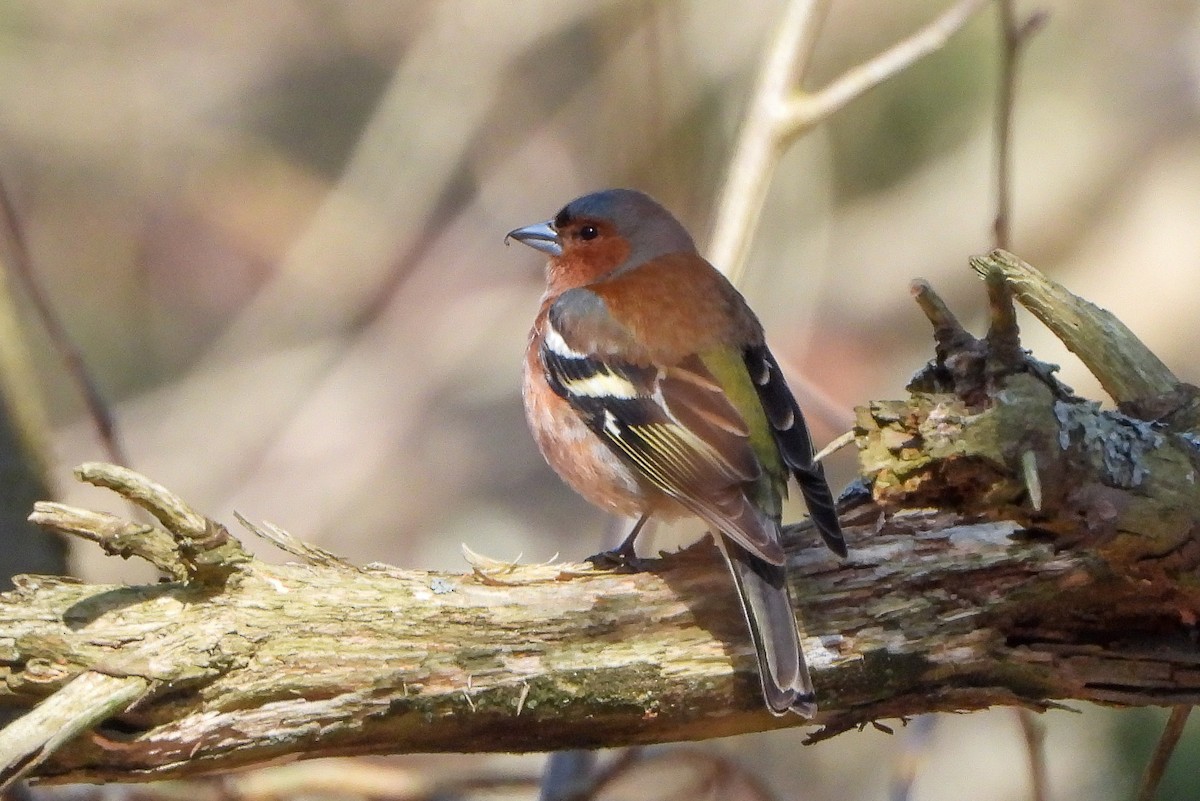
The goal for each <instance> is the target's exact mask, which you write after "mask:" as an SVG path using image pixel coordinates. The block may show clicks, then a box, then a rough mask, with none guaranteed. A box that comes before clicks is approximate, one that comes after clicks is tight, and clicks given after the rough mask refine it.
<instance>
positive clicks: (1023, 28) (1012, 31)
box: [992, 0, 1048, 250]
mask: <svg viewBox="0 0 1200 801" xmlns="http://www.w3.org/2000/svg"><path fill="white" fill-rule="evenodd" d="M999 17H1000V40H1001V43H1002V45H1003V48H1002V50H1001V57H1000V94H999V97H998V98H997V101H996V218H995V221H994V222H993V224H992V231H993V233H994V234H995V240H994V241H995V243H996V247H998V248H1004V249H1005V250H1008V249H1009V247H1010V245H1011V241H1012V160H1011V153H1012V116H1013V106H1014V102H1015V95H1016V89H1017V61H1018V60H1019V59H1020V56H1021V53H1022V51H1023V50H1024V49H1025V44H1026V43H1027V42H1028V41H1029V38H1030V37H1031V36H1033V34H1035V33H1037V32H1038V31H1039V30H1040V29H1041V28H1042V26H1043V25H1045V24H1046V20H1047V19H1048V16H1047V14H1046V12H1045V11H1035V12H1034V13H1032V14H1030V15H1029V16H1028V17H1026V19H1025V21H1024V22H1019V21H1018V20H1017V8H1016V2H1015V0H999Z"/></svg>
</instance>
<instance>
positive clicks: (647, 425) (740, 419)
mask: <svg viewBox="0 0 1200 801" xmlns="http://www.w3.org/2000/svg"><path fill="white" fill-rule="evenodd" d="M508 238H511V239H515V240H517V241H518V242H523V243H524V244H526V245H529V246H530V247H532V248H535V249H537V250H540V251H542V252H544V253H548V254H549V256H550V259H549V262H548V263H547V266H546V283H547V288H546V293H545V295H544V296H543V297H542V303H541V308H540V310H539V311H538V315H537V319H536V320H535V322H534V324H533V330H532V331H531V332H530V336H529V347H528V350H527V351H526V354H525V374H524V387H523V395H524V400H525V413H526V417H527V418H528V421H529V426H530V428H531V429H532V431H533V434H534V437H535V438H536V439H537V443H538V447H539V448H540V449H541V452H542V455H543V456H545V457H546V461H547V462H549V463H550V466H551V467H553V468H554V470H555V471H556V472H557V473H558V474H559V475H560V476H561V477H562V478H563V479H564V480H565V481H566V482H567V483H568V484H569V485H571V487H572V488H574V489H575V491H576V492H578V493H579V494H580V495H582V496H583V497H585V498H587V499H588V500H589V501H591V502H592V503H594V504H596V505H597V506H599V507H601V508H603V509H606V510H608V511H611V512H615V513H617V514H621V515H626V516H631V517H640V518H641V519H640V520H639V522H638V524H637V526H635V528H634V531H633V533H631V535H630V536H629V538H628V539H626V541H625V543H624V544H623V545H622V546H621V548H619V549H618V550H617V551H616V552H615V553H618V554H620V555H622V556H626V557H632V554H633V550H632V549H633V539H634V537H636V536H637V532H638V530H639V529H640V528H641V525H642V523H644V522H645V520H646V519H648V518H649V517H651V516H653V517H655V518H659V519H672V518H677V517H680V516H685V515H693V516H696V517H699V518H700V519H702V520H703V521H704V522H706V523H708V524H709V525H710V526H712V527H713V528H715V529H716V530H717V531H718V532H720V536H718V537H717V541H718V543H719V544H720V546H721V550H722V552H723V553H724V554H725V558H726V561H727V562H728V564H729V568H730V571H731V572H732V574H733V578H734V583H735V585H736V586H737V591H738V595H739V597H740V598H741V602H742V609H743V611H744V612H745V615H746V621H747V623H748V624H749V628H750V635H751V638H752V639H753V641H754V649H755V652H756V654H757V655H758V665H759V675H760V677H761V679H762V689H763V697H764V698H765V700H766V704H767V708H768V709H770V710H771V712H772V713H774V714H776V715H782V714H784V713H785V712H787V711H789V710H791V711H793V712H797V713H799V714H801V715H804V716H805V717H810V716H811V715H812V714H813V713H814V712H815V710H816V705H815V703H814V695H813V687H812V681H811V679H810V678H809V675H808V668H807V667H806V665H805V662H804V654H803V652H802V651H801V649H800V637H799V632H798V630H797V627H796V617H795V613H794V611H793V609H792V603H791V597H790V594H789V592H788V585H787V576H786V567H785V560H784V552H783V546H782V543H781V541H780V539H781V538H780V516H781V506H782V501H783V498H784V497H785V496H786V495H787V482H788V473H789V472H790V473H791V474H792V475H794V476H795V477H796V480H797V482H798V483H799V485H800V491H801V492H802V493H803V495H804V500H805V502H806V503H807V505H808V511H809V514H810V515H811V517H812V520H813V522H814V523H815V524H816V527H817V529H818V531H820V533H821V536H822V537H823V538H824V540H825V543H826V544H827V545H828V546H829V547H830V548H831V549H832V550H834V551H835V552H836V553H838V554H840V555H842V556H845V554H846V544H845V540H844V539H843V538H842V531H841V527H840V525H839V523H838V518H837V513H836V510H835V508H834V502H833V496H832V494H831V493H830V491H829V484H828V482H827V481H826V480H825V473H824V470H823V469H822V467H821V465H820V463H819V462H816V461H814V460H813V448H812V442H811V439H810V437H809V433H808V429H807V428H806V427H805V424H804V419H803V417H801V415H800V408H799V407H798V406H797V404H796V400H795V398H793V397H792V393H791V391H790V390H789V389H788V386H787V384H786V383H785V381H784V378H783V374H782V372H781V371H780V369H779V365H778V363H777V362H776V361H775V359H774V357H773V356H772V355H771V352H770V351H769V350H767V346H766V344H765V342H764V339H763V329H762V325H761V324H760V323H759V321H758V318H756V317H755V316H754V313H753V312H752V311H751V310H750V307H749V306H747V305H746V301H745V299H743V298H742V296H741V294H739V293H738V291H737V290H736V289H734V287H733V285H732V284H730V283H729V281H728V280H726V278H725V277H724V276H723V275H721V273H719V272H717V270H716V269H715V268H713V266H712V265H711V264H709V263H708V262H707V261H705V260H704V258H703V257H701V256H700V254H699V253H698V252H697V251H696V246H695V244H694V243H693V242H692V238H691V236H689V235H688V232H687V231H686V230H685V229H684V227H683V226H682V225H681V224H680V223H679V221H678V220H676V219H675V218H674V217H673V216H671V214H670V212H668V211H667V210H666V209H664V208H663V207H662V206H660V205H659V204H658V203H657V202H655V201H654V200H653V199H651V198H650V197H649V196H647V195H645V194H642V193H641V192H637V191H634V190H631V189H610V190H606V191H603V192H596V193H594V194H590V195H585V196H584V197H580V198H577V199H576V200H572V201H571V202H570V203H568V204H567V205H566V206H564V207H563V209H562V211H560V212H558V214H557V215H556V216H555V217H554V219H552V220H548V221H546V222H543V223H537V224H536V225H530V226H526V227H524V228H517V229H516V230H514V231H510V232H509V233H508V237H506V241H507V239H508Z"/></svg>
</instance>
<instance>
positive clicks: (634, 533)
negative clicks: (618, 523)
mask: <svg viewBox="0 0 1200 801" xmlns="http://www.w3.org/2000/svg"><path fill="white" fill-rule="evenodd" d="M649 519H650V515H649V514H644V515H642V516H641V517H639V518H638V520H637V522H636V523H634V524H633V529H632V530H631V531H630V532H629V535H628V536H627V537H625V539H624V540H622V541H621V544H620V545H618V546H617V547H616V548H613V549H612V550H611V551H601V552H600V553H598V554H596V555H595V556H589V557H588V558H587V559H586V561H588V562H591V563H592V564H593V565H595V566H596V567H601V568H610V569H614V570H617V569H625V570H629V571H631V572H634V573H636V572H637V571H639V570H641V569H642V567H643V562H644V561H645V560H643V559H639V558H638V555H637V551H635V550H634V547H633V544H634V542H635V541H636V540H637V537H638V534H640V533H641V532H642V528H643V527H644V526H645V525H646V521H648V520H649Z"/></svg>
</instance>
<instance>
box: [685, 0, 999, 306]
mask: <svg viewBox="0 0 1200 801" xmlns="http://www.w3.org/2000/svg"><path fill="white" fill-rule="evenodd" d="M988 2H989V0H961V2H958V3H955V4H954V5H953V6H951V7H950V8H949V9H948V10H947V11H945V12H944V13H943V14H942V15H941V16H939V17H938V18H937V19H935V20H934V21H933V22H931V23H929V24H928V25H926V26H925V27H924V28H922V29H921V30H919V31H917V32H916V33H915V34H913V35H912V36H910V37H908V38H907V39H904V40H902V41H900V42H898V43H896V44H895V45H893V46H892V47H890V48H888V49H887V50H885V51H884V52H883V53H880V54H879V55H877V56H875V57H874V58H872V59H871V60H869V61H867V62H864V63H863V64H860V65H858V66H856V67H853V68H851V69H849V70H847V71H846V72H845V73H843V74H842V75H841V76H840V77H838V78H836V79H835V80H833V81H831V82H830V83H829V84H828V85H827V86H826V87H825V88H824V89H821V90H820V91H817V92H813V93H808V92H804V91H803V90H801V89H799V88H798V87H799V85H800V84H801V82H802V79H803V73H804V70H805V68H806V67H807V65H808V60H809V57H810V56H811V55H812V50H813V45H814V44H815V42H816V31H817V28H818V27H819V22H820V19H821V17H822V16H823V12H824V10H825V8H826V6H827V2H823V1H822V0H793V1H792V2H791V3H789V4H788V8H787V10H786V11H785V12H784V17H783V19H782V20H781V21H780V24H779V27H778V29H777V32H776V35H775V39H774V40H773V41H772V43H771V46H770V48H769V49H768V51H767V56H766V58H765V59H764V60H763V65H762V69H761V71H760V72H759V75H758V80H757V81H756V83H755V87H754V93H753V95H752V96H751V99H750V107H749V109H748V110H747V113H746V120H745V122H743V123H742V129H741V132H740V133H739V134H738V140H737V143H736V144H735V146H734V153H733V158H732V159H731V161H730V163H729V169H728V171H727V172H726V177H725V184H724V186H723V187H722V190H721V195H720V199H719V200H718V203H717V215H716V223H715V225H714V226H713V233H712V239H711V241H710V243H709V248H708V255H709V259H710V261H712V263H713V264H715V265H716V266H717V267H718V268H719V269H721V270H723V271H724V272H725V274H726V275H727V276H728V277H729V280H731V281H733V282H734V283H735V284H736V283H737V282H738V280H739V279H740V278H741V276H742V273H743V272H744V271H745V268H746V259H747V256H748V255H749V251H750V243H751V241H752V240H753V238H754V232H755V229H756V227H757V224H758V218H759V216H760V213H761V212H762V207H763V204H764V203H765V202H766V198H767V190H768V189H769V187H770V184H771V176H772V174H773V173H774V171H775V165H776V164H777V163H778V161H779V157H780V156H781V155H782V153H783V151H784V150H785V149H786V147H787V146H788V145H789V144H790V143H791V142H793V141H795V139H796V138H798V137H799V136H801V135H802V134H804V133H805V132H807V131H809V130H811V129H812V128H813V127H815V126H816V125H817V124H818V123H820V122H822V121H823V120H825V119H827V118H828V117H829V116H830V115H832V114H833V113H834V112H835V111H837V110H838V109H840V108H842V107H843V106H845V105H846V104H847V103H849V102H850V101H851V100H853V99H854V98H856V97H858V96H860V95H862V94H863V93H865V92H866V91H867V90H869V89H872V88H874V87H875V86H878V85H879V84H881V83H883V81H885V80H887V79H888V78H890V77H892V76H893V75H895V74H896V73H898V72H900V71H902V70H903V69H905V68H906V67H908V66H910V65H911V64H913V63H914V62H916V61H917V60H918V59H920V58H921V57H923V56H926V55H928V54H930V53H932V52H934V51H936V50H938V49H940V48H941V47H942V46H943V45H944V44H945V43H946V41H947V40H948V39H949V38H950V37H951V36H952V35H953V34H954V33H955V32H957V31H958V30H959V29H961V28H962V27H963V26H964V25H965V24H966V23H967V21H968V20H969V19H970V18H971V17H972V16H973V15H974V14H975V13H976V12H978V11H979V10H980V9H982V8H983V7H984V6H985V5H987V3H988Z"/></svg>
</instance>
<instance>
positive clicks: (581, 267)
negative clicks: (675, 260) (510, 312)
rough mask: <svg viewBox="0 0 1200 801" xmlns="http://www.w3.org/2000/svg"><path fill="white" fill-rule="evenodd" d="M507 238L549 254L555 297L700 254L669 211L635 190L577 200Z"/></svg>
mask: <svg viewBox="0 0 1200 801" xmlns="http://www.w3.org/2000/svg"><path fill="white" fill-rule="evenodd" d="M509 238H511V239H515V240H517V241H518V242H521V243H523V244H526V245H529V246H530V247H531V248H534V249H536V250H540V251H542V252H544V253H548V254H550V260H549V262H548V263H547V265H546V281H547V283H548V284H549V289H550V291H551V293H552V294H558V293H560V292H564V291H566V290H568V289H572V288H574V287H577V286H584V285H586V284H590V283H592V282H593V281H597V280H599V279H601V278H603V277H604V276H606V275H609V274H611V273H614V272H616V271H618V270H624V269H628V268H632V267H636V266H638V265H639V264H644V263H646V262H648V261H650V260H651V259H655V258H658V257H659V256H665V255H667V254H670V253H679V252H687V253H694V252H695V250H696V245H695V243H694V242H693V241H692V237H691V236H690V235H689V234H688V232H687V230H685V229H684V227H683V226H682V225H680V223H679V221H678V220H676V219H675V218H674V217H673V216H671V212H669V211H667V210H666V209H664V208H663V207H662V206H660V205H659V204H658V202H657V201H655V200H654V199H653V198H651V197H650V196H649V195H646V194H644V193H642V192H638V191H636V190H634V189H606V190H604V191H602V192H593V193H592V194H590V195H584V196H583V197H579V198H576V199H575V200H572V201H571V202H570V203H568V204H567V205H565V206H563V207H562V210H561V211H559V212H558V214H556V215H555V216H554V219H552V220H547V221H545V222H541V223H536V224H534V225H527V226H525V227H524V228H517V229H515V230H512V231H509V232H508V235H507V236H506V237H505V240H506V241H507V240H508V239H509Z"/></svg>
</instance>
